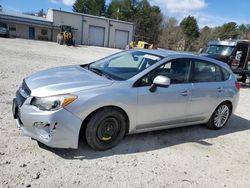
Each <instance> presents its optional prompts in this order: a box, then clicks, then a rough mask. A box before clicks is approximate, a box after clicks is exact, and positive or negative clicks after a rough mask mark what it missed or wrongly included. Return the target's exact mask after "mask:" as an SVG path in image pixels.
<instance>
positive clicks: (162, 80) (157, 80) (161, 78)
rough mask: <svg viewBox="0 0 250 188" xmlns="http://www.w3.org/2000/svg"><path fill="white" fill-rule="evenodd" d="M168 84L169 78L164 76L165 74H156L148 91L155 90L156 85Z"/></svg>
mask: <svg viewBox="0 0 250 188" xmlns="http://www.w3.org/2000/svg"><path fill="white" fill-rule="evenodd" d="M169 85H170V78H168V77H166V76H162V75H159V76H156V77H155V79H154V81H153V84H152V85H151V86H150V88H149V91H150V92H155V90H156V88H157V86H158V87H166V88H167V87H168V86H169Z"/></svg>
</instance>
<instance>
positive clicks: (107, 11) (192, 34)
mask: <svg viewBox="0 0 250 188" xmlns="http://www.w3.org/2000/svg"><path fill="white" fill-rule="evenodd" d="M73 11H74V12H79V13H85V14H91V15H96V16H105V17H108V18H112V19H119V20H123V21H129V22H133V23H134V24H135V38H134V40H135V41H138V40H143V41H147V42H149V43H155V44H157V45H158V46H159V47H162V48H166V49H172V50H181V51H197V50H198V49H199V48H201V47H205V46H206V45H207V42H208V41H209V40H217V39H220V40H224V39H250V24H246V25H245V24H242V25H237V24H236V23H235V22H229V23H225V24H223V25H221V26H218V27H213V28H212V27H208V26H205V27H203V28H201V29H199V27H198V24H197V20H196V18H195V17H193V16H188V17H186V18H184V19H183V20H182V21H181V22H180V23H178V21H177V20H176V18H174V17H167V16H164V15H163V14H162V13H161V9H160V7H159V6H152V5H150V3H149V1H148V0H111V2H110V3H109V4H108V5H106V1H105V0H76V1H75V3H74V5H73Z"/></svg>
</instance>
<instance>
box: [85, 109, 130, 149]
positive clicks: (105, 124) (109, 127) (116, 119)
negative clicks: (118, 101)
mask: <svg viewBox="0 0 250 188" xmlns="http://www.w3.org/2000/svg"><path fill="white" fill-rule="evenodd" d="M125 131H126V118H125V116H124V114H123V112H122V111H121V110H119V109H117V108H113V107H108V108H103V109H101V110H99V111H97V112H96V113H95V114H94V115H93V116H92V117H91V119H90V120H89V122H88V124H87V127H86V132H85V136H86V140H87V143H88V144H89V145H90V146H91V147H92V148H93V149H95V150H107V149H110V148H112V147H114V146H115V145H117V144H118V143H119V142H120V141H121V140H122V138H123V137H124V135H125Z"/></svg>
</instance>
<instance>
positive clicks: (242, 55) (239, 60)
mask: <svg viewBox="0 0 250 188" xmlns="http://www.w3.org/2000/svg"><path fill="white" fill-rule="evenodd" d="M248 54H249V45H248V44H244V43H239V44H237V46H236V50H235V54H234V57H235V59H234V61H233V63H232V69H233V70H235V69H244V68H245V66H247V65H246V64H247V58H248Z"/></svg>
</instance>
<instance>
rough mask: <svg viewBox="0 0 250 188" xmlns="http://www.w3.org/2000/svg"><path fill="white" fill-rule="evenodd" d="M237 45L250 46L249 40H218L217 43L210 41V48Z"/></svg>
mask: <svg viewBox="0 0 250 188" xmlns="http://www.w3.org/2000/svg"><path fill="white" fill-rule="evenodd" d="M237 43H245V44H249V41H248V40H221V41H220V40H216V41H209V42H208V46H210V45H219V46H232V47H233V46H236V45H237Z"/></svg>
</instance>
